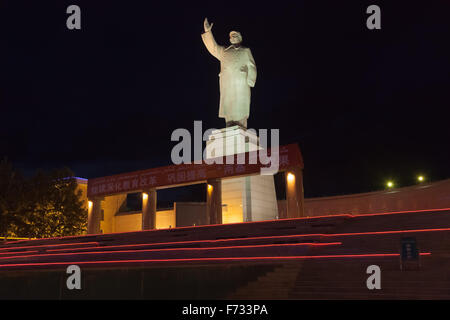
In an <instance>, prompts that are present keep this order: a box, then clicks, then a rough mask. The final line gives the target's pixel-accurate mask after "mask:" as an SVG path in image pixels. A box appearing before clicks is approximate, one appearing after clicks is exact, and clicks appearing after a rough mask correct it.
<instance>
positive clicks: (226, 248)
mask: <svg viewBox="0 0 450 320" xmlns="http://www.w3.org/2000/svg"><path fill="white" fill-rule="evenodd" d="M336 245H342V242H329V243H285V244H261V245H248V246H228V247H207V248H162V249H144V250H116V251H113V250H111V251H87V252H77V253H74V252H72V253H53V254H35V255H16V256H12V257H4V258H2V257H0V260H7V259H17V258H24V257H26V258H30V257H32V258H35V257H55V256H72V255H84V254H85V255H89V254H97V255H100V254H113V253H115V254H117V253H145V252H164V251H207V250H209V251H213V250H229V249H249V248H270V247H293V246H308V247H322V246H336Z"/></svg>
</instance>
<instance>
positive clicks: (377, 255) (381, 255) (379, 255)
mask: <svg viewBox="0 0 450 320" xmlns="http://www.w3.org/2000/svg"><path fill="white" fill-rule="evenodd" d="M419 255H420V256H429V255H431V252H421V253H419ZM399 256H400V254H399V253H369V254H341V255H339V254H335V255H322V256H275V257H226V258H191V259H148V260H145V259H144V260H110V261H71V262H42V263H19V264H0V268H8V267H9V268H11V267H43V266H66V265H71V264H76V265H100V264H131V263H158V262H208V261H209V262H214V261H251V260H254V261H258V260H274V261H276V260H309V259H349V258H387V257H399Z"/></svg>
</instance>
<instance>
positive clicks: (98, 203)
mask: <svg viewBox="0 0 450 320" xmlns="http://www.w3.org/2000/svg"><path fill="white" fill-rule="evenodd" d="M103 200H104V198H92V199H88V227H87V234H99V233H100V221H101V219H102V201H103Z"/></svg>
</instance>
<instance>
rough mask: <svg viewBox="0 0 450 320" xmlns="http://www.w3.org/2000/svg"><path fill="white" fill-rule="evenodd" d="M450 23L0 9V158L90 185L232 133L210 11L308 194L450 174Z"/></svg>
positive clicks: (217, 7)
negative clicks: (233, 34)
mask: <svg viewBox="0 0 450 320" xmlns="http://www.w3.org/2000/svg"><path fill="white" fill-rule="evenodd" d="M70 4H77V5H79V6H80V7H81V15H82V18H81V20H82V21H81V23H82V29H81V30H79V31H76V30H68V29H67V28H66V19H67V17H68V15H67V14H66V8H67V6H68V5H70ZM370 4H377V5H379V6H380V7H381V23H382V29H381V30H368V29H367V28H366V19H367V17H368V14H366V8H367V6H368V5H370ZM449 16H450V2H449V1H444V0H442V1H417V2H413V1H386V2H380V1H336V0H332V1H331V0H330V1H310V0H308V1H300V0H297V1H248V2H243V1H215V0H214V1H213V0H211V1H208V2H203V3H200V2H195V1H111V0H109V1H98V0H96V1H77V0H72V1H61V0H59V1H37V0H34V1H22V0H10V1H8V0H2V1H1V2H0V39H1V41H0V58H1V59H0V62H1V68H0V110H1V126H0V157H3V156H6V157H8V159H9V160H11V161H12V162H13V164H14V165H15V166H16V167H17V168H19V169H21V170H22V171H24V172H25V173H26V174H32V173H33V172H34V171H35V170H36V169H38V168H44V169H51V168H56V167H62V166H68V167H69V168H71V169H72V170H73V171H74V172H75V174H76V175H77V176H79V177H84V178H94V177H99V176H104V175H110V174H115V173H121V172H127V171H133V170H140V169H147V168H152V167H157V166H161V165H168V164H170V163H171V161H170V151H171V149H172V147H173V146H174V145H175V144H176V143H175V142H171V141H170V136H171V133H172V131H173V130H174V129H176V128H186V129H189V130H190V131H193V121H194V120H203V128H204V129H207V128H222V127H224V120H223V119H219V118H218V115H217V114H218V103H219V83H218V76H217V75H218V73H219V62H218V61H217V60H216V59H215V58H213V57H212V56H211V55H210V54H209V53H208V52H207V50H206V48H205V47H204V46H203V43H202V41H201V37H200V34H201V33H202V32H203V19H204V18H205V17H208V19H209V21H210V22H213V23H214V26H213V33H214V35H215V38H216V40H217V42H218V43H219V44H222V45H228V33H229V31H231V30H239V31H240V32H241V33H242V36H243V38H244V42H243V44H244V45H245V46H248V47H250V48H251V50H252V53H253V56H254V58H255V61H256V65H257V68H258V78H257V82H256V86H255V88H254V89H253V90H252V104H251V107H250V118H249V124H248V125H249V127H250V128H255V129H259V128H279V129H280V139H281V141H280V143H281V144H288V143H298V144H299V146H300V148H301V151H302V154H303V157H304V162H305V171H304V176H305V180H304V186H305V196H306V197H313V196H327V195H337V194H346V193H354V192H367V191H374V190H380V189H383V188H384V185H385V183H386V181H387V180H388V179H393V180H394V181H395V182H396V184H397V185H398V186H406V185H411V184H413V183H414V181H415V178H416V176H417V175H418V174H424V175H425V176H426V177H427V179H428V180H440V179H446V178H450V166H449V163H450V148H449V141H450V130H449V127H448V126H449V118H448V114H449V112H448V109H449V106H450V103H449V102H450V45H449V43H450V19H449Z"/></svg>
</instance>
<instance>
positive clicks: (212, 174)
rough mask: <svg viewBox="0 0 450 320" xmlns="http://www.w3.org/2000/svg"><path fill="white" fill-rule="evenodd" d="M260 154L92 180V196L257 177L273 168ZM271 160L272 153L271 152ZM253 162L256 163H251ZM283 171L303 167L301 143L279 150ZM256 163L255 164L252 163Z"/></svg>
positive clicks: (90, 191) (256, 152)
mask: <svg viewBox="0 0 450 320" xmlns="http://www.w3.org/2000/svg"><path fill="white" fill-rule="evenodd" d="M259 155H260V151H255V152H248V153H246V154H245V164H239V162H238V157H239V155H235V156H234V164H227V163H229V162H230V161H227V160H229V159H227V157H223V158H222V163H223V164H218V163H217V162H218V159H219V158H218V159H216V163H213V164H208V163H205V161H203V163H201V164H194V163H192V164H179V165H170V166H166V167H159V168H153V169H147V170H141V171H134V172H129V173H123V174H117V175H113V176H107V177H101V178H93V179H89V180H88V192H87V194H88V197H89V198H91V197H104V196H109V195H114V194H119V193H132V192H141V191H143V190H146V189H151V188H167V187H175V186H177V185H184V184H191V183H192V184H194V183H200V182H203V181H206V180H208V179H216V178H226V177H234V176H246V175H251V174H257V173H259V172H260V171H261V168H269V167H270V163H269V164H262V163H261V161H260V156H259ZM268 157H270V151H268ZM250 159H251V160H253V161H250ZM278 159H279V169H278V170H279V171H284V170H286V169H289V168H291V167H301V168H303V159H302V155H301V153H300V149H299V148H298V146H297V144H289V145H285V146H281V147H280V148H279V157H278ZM249 163H255V164H249Z"/></svg>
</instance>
